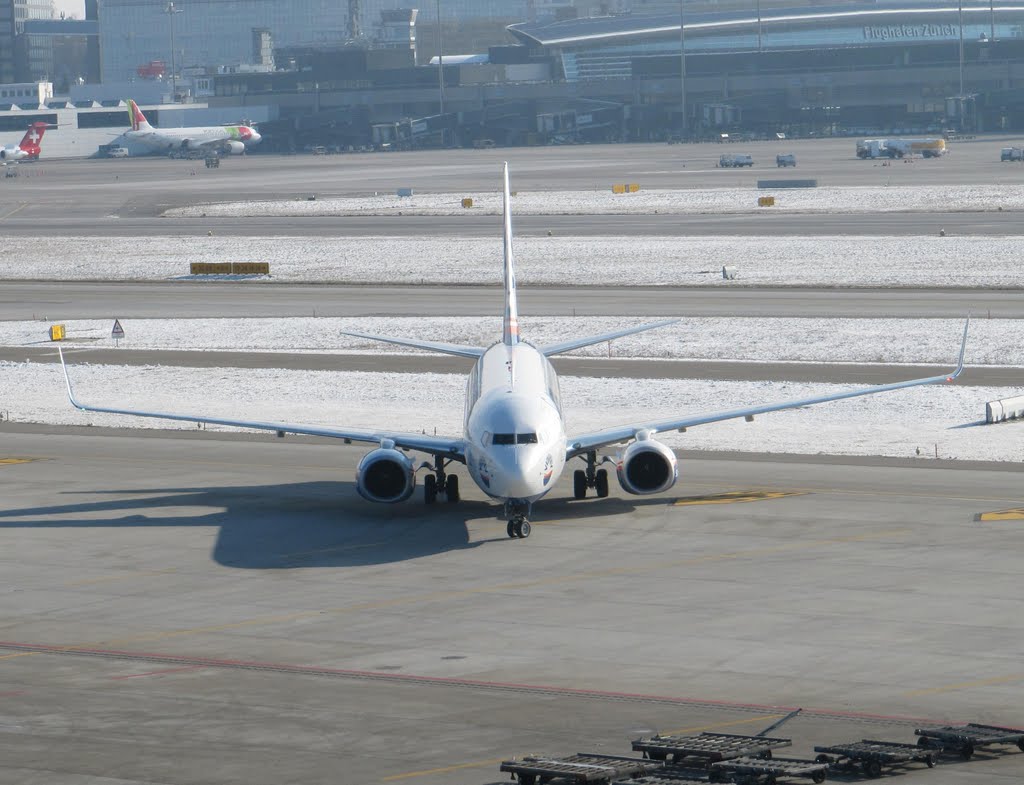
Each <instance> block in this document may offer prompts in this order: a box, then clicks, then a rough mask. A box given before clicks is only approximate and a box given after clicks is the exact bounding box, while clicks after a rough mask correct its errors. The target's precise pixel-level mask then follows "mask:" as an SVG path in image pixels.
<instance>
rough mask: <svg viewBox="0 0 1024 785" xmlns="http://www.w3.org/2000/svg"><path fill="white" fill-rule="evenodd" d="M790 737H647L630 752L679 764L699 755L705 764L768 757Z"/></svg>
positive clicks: (726, 735)
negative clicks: (670, 760)
mask: <svg viewBox="0 0 1024 785" xmlns="http://www.w3.org/2000/svg"><path fill="white" fill-rule="evenodd" d="M792 743H793V742H792V740H791V739H772V738H768V737H767V736H740V735H736V734H733V733H707V732H705V733H701V734H698V735H696V736H661V735H658V736H650V737H648V738H643V739H637V740H636V741H634V742H633V751H634V752H642V753H644V755H645V756H646V757H648V758H650V759H651V760H659V761H661V760H667V759H668V758H671V759H672V761H673V763H679V762H681V761H683V760H686V759H687V758H699V759H701V761H702V765H704V766H705V767H706V766H708V765H710V764H711V763H715V762H717V761H722V760H729V759H730V758H740V757H749V758H771V756H772V750H773V749H776V748H778V747H789V746H790V745H792Z"/></svg>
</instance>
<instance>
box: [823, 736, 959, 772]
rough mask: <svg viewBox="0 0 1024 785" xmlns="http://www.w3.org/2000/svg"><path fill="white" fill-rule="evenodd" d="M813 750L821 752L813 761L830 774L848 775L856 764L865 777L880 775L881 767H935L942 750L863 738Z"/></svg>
mask: <svg viewBox="0 0 1024 785" xmlns="http://www.w3.org/2000/svg"><path fill="white" fill-rule="evenodd" d="M814 751H815V752H819V753H821V754H820V755H818V756H817V757H816V758H815V760H816V761H817V762H818V763H825V764H828V767H829V770H830V771H835V772H845V773H849V772H852V771H853V770H854V769H856V768H857V766H858V765H859V766H860V768H861V770H862V771H863V772H864V775H865V776H866V777H872V778H874V777H881V776H882V767H883V766H901V765H904V764H907V763H915V762H916V763H923V764H925V765H926V766H927V767H928V768H929V769H930V768H932V767H933V766H934V765H935V764H936V762H937V760H938V757H939V755H940V754H941V753H942V748H941V747H938V748H930V747H929V748H925V747H922V746H919V745H917V744H899V743H897V742H893V741H873V740H871V739H864V740H862V741H855V742H851V743H850V744H834V745H832V746H830V747H815V748H814Z"/></svg>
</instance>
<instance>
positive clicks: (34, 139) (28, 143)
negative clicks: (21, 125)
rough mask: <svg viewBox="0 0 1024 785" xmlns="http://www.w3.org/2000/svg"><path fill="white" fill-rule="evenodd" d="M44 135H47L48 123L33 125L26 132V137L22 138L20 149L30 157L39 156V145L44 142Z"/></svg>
mask: <svg viewBox="0 0 1024 785" xmlns="http://www.w3.org/2000/svg"><path fill="white" fill-rule="evenodd" d="M44 133H46V123H32V125H30V126H29V127H28V130H27V131H26V132H25V135H24V136H23V137H21V142H20V143H19V144H18V147H20V148H21V149H22V150H24V151H25V152H26V153H28V154H29V155H32V154H38V153H39V143H40V142H41V141H42V140H43V134H44Z"/></svg>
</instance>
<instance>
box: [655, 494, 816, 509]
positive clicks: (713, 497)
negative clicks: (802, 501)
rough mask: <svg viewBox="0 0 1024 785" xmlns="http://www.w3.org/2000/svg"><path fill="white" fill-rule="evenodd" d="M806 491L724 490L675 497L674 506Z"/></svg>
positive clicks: (764, 498)
mask: <svg viewBox="0 0 1024 785" xmlns="http://www.w3.org/2000/svg"><path fill="white" fill-rule="evenodd" d="M806 495H807V494H806V491H726V492H725V493H711V494H707V495H705V496H684V497H683V498H682V499H676V501H675V506H676V507H690V506H696V505H698V504H739V503H742V502H761V501H767V500H769V499H784V498H786V497H787V496H806Z"/></svg>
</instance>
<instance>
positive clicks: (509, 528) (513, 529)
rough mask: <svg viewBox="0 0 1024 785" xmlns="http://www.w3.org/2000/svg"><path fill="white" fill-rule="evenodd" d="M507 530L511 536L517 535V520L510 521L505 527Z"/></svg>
mask: <svg viewBox="0 0 1024 785" xmlns="http://www.w3.org/2000/svg"><path fill="white" fill-rule="evenodd" d="M505 531H506V532H508V536H509V538H512V537H515V536H516V522H515V521H509V522H508V526H506V527H505Z"/></svg>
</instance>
